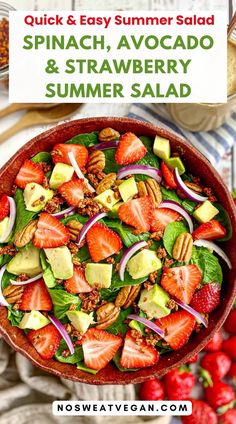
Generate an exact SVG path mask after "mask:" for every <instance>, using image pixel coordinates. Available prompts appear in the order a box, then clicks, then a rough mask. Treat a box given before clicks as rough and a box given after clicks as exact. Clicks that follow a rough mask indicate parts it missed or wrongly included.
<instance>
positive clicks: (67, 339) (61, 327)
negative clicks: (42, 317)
mask: <svg viewBox="0 0 236 424" xmlns="http://www.w3.org/2000/svg"><path fill="white" fill-rule="evenodd" d="M48 318H49V319H50V321H51V322H52V324H53V325H55V327H56V329H57V330H58V331H59V333H60V334H61V336H62V338H63V339H64V340H65V342H66V344H67V346H68V349H69V351H70V353H71V355H73V353H75V349H74V346H73V343H72V341H71V338H70V336H69V334H68V333H67V331H66V329H65V327H64V325H63V324H62V323H61V322H60V321H59V319H57V318H56V317H54V316H50V315H48Z"/></svg>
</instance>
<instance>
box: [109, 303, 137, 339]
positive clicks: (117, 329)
mask: <svg viewBox="0 0 236 424" xmlns="http://www.w3.org/2000/svg"><path fill="white" fill-rule="evenodd" d="M132 311H133V308H132V307H131V306H130V307H129V308H127V309H121V311H120V314H119V316H118V318H117V319H116V321H115V322H114V324H112V325H111V326H110V327H108V328H106V331H108V333H111V334H114V335H115V336H116V335H117V334H125V333H126V332H127V331H128V329H129V326H128V324H126V323H125V322H124V321H125V320H126V318H127V316H128V315H129V314H131V313H132Z"/></svg>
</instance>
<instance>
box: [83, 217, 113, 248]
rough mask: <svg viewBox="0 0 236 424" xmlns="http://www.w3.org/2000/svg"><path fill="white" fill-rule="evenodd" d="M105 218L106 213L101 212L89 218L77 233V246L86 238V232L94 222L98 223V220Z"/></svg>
mask: <svg viewBox="0 0 236 424" xmlns="http://www.w3.org/2000/svg"><path fill="white" fill-rule="evenodd" d="M105 216H107V213H106V212H101V213H97V214H96V215H94V216H92V217H91V218H89V220H88V221H87V222H86V223H85V224H84V225H83V227H82V228H81V230H80V232H79V235H78V239H77V243H78V244H79V245H80V243H81V241H82V240H83V239H84V237H85V236H86V234H87V232H88V230H89V229H90V228H91V227H92V226H93V225H94V224H95V222H97V221H99V220H100V219H102V218H104V217H105Z"/></svg>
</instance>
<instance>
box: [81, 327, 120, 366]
mask: <svg viewBox="0 0 236 424" xmlns="http://www.w3.org/2000/svg"><path fill="white" fill-rule="evenodd" d="M122 342H123V341H122V338H121V337H118V336H114V335H113V334H110V333H107V331H104V330H98V329H97V328H89V330H88V331H87V332H86V333H85V335H84V337H83V339H82V348H83V353H84V362H85V365H86V367H88V368H92V369H93V370H101V369H102V368H104V367H105V366H106V365H107V364H108V363H109V362H110V361H111V359H112V358H113V357H114V355H115V354H116V352H117V350H118V349H119V347H120V346H121V345H122Z"/></svg>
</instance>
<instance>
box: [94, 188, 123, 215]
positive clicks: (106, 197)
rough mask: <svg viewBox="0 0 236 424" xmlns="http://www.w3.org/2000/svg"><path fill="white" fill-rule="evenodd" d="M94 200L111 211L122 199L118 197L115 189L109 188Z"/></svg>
mask: <svg viewBox="0 0 236 424" xmlns="http://www.w3.org/2000/svg"><path fill="white" fill-rule="evenodd" d="M94 200H96V202H98V203H101V205H102V206H104V207H105V208H107V209H109V210H110V211H111V210H112V208H113V206H114V205H115V204H116V203H118V202H119V200H120V199H116V197H115V193H114V191H113V190H111V189H109V190H106V191H104V192H103V193H101V194H99V195H98V196H96V197H94Z"/></svg>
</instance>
